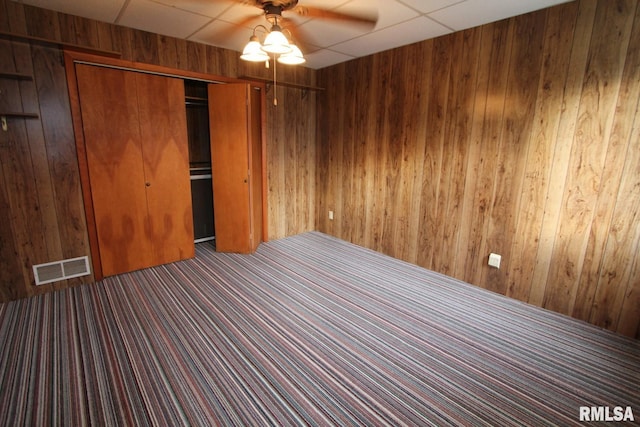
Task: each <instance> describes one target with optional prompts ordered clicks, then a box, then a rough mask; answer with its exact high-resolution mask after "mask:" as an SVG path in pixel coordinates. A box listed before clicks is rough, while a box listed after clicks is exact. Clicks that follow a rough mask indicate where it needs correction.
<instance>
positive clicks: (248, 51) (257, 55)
mask: <svg viewBox="0 0 640 427" xmlns="http://www.w3.org/2000/svg"><path fill="white" fill-rule="evenodd" d="M240 59H243V60H245V61H251V62H264V61H268V60H269V55H267V54H266V53H265V52H264V51H263V50H262V45H260V42H259V41H258V38H257V37H256V36H251V38H250V39H249V43H247V45H246V46H245V47H244V49H243V50H242V55H240Z"/></svg>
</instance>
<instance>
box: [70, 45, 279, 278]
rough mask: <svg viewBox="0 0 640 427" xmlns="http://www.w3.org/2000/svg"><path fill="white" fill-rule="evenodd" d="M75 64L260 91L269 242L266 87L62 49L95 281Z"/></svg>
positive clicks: (96, 251) (95, 249)
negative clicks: (233, 84) (246, 86)
mask: <svg viewBox="0 0 640 427" xmlns="http://www.w3.org/2000/svg"><path fill="white" fill-rule="evenodd" d="M76 63H83V64H88V65H94V66H98V67H108V68H118V69H122V70H128V71H134V72H140V73H148V74H157V75H162V76H165V77H175V78H180V79H183V80H199V81H202V82H207V83H218V84H225V83H245V84H250V85H251V86H252V87H255V88H258V89H260V98H261V118H260V121H261V135H260V136H261V146H262V162H261V168H262V171H261V172H262V241H263V242H266V241H268V233H267V225H268V223H269V222H268V217H267V215H268V209H267V147H266V140H267V138H266V137H267V135H266V129H267V126H266V123H267V118H266V111H267V108H266V83H265V82H259V81H252V80H243V79H237V78H232V77H224V76H218V75H213V74H207V73H200V72H195V71H187V70H180V69H176V68H170V67H165V66H161V65H153V64H145V63H141V62H134V61H127V60H123V59H119V58H112V57H106V56H101V55H95V54H90V53H85V52H78V51H74V50H68V49H64V64H65V70H66V75H67V86H68V91H69V103H70V106H71V118H72V121H73V130H74V135H75V141H76V151H77V155H78V167H79V170H80V182H81V186H82V197H83V201H84V208H85V214H86V220H87V230H88V233H89V248H90V250H91V259H92V267H93V273H94V277H95V280H101V279H103V278H104V275H103V272H102V267H101V262H100V261H101V260H100V248H99V245H98V234H97V229H96V218H95V213H94V211H93V202H92V195H91V185H90V180H89V165H88V162H87V152H86V146H85V140H84V132H83V127H82V114H81V110H80V97H79V93H78V84H77V78H76V68H75V64H76Z"/></svg>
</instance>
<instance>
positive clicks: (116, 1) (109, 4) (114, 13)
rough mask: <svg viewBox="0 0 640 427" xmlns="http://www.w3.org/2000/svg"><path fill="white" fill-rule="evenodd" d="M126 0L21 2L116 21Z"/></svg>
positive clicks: (30, 0) (39, 0) (32, 0)
mask: <svg viewBox="0 0 640 427" xmlns="http://www.w3.org/2000/svg"><path fill="white" fill-rule="evenodd" d="M125 1H126V0H82V1H69V0H24V1H20V3H24V4H28V5H31V6H37V7H42V8H44V9H51V10H56V11H59V12H64V13H68V14H70V15H77V16H84V17H86V18H90V19H95V20H96V21H103V22H111V23H113V22H115V20H116V18H117V17H118V13H119V12H120V9H121V8H122V6H123V5H124V3H125Z"/></svg>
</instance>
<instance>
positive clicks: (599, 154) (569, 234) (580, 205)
mask: <svg viewBox="0 0 640 427" xmlns="http://www.w3.org/2000/svg"><path fill="white" fill-rule="evenodd" d="M627 3H628V4H627V5H624V2H599V3H598V8H597V10H596V19H595V21H594V31H593V33H592V41H591V48H590V52H589V58H588V62H587V64H588V65H587V69H586V70H585V80H584V84H583V87H582V91H581V95H580V108H579V110H578V118H577V121H576V129H575V135H574V144H573V149H572V153H571V158H570V159H569V174H568V176H567V182H566V184H565V188H564V195H563V201H562V206H563V210H562V212H561V217H560V222H559V228H558V232H557V233H558V239H557V240H556V245H555V247H554V254H553V260H552V263H551V266H550V274H549V285H550V288H548V292H547V293H546V298H545V301H544V306H545V307H548V308H550V309H552V310H556V311H559V312H562V313H568V314H573V313H574V308H575V305H576V298H578V297H579V298H582V297H584V295H585V294H584V293H583V294H582V295H579V294H578V290H579V289H580V285H581V284H584V282H582V281H583V280H588V277H586V276H585V277H583V269H585V268H586V269H588V268H589V264H587V265H585V259H586V261H587V263H589V262H594V261H595V262H598V263H599V261H600V260H599V259H598V260H594V259H593V258H592V257H590V256H588V255H589V254H588V252H587V251H588V246H589V238H590V235H592V233H596V234H597V233H598V232H599V231H598V229H599V228H600V227H599V224H598V220H599V218H596V217H595V211H596V207H597V206H596V205H597V201H598V195H599V193H600V191H601V190H602V188H601V182H602V178H603V177H602V170H603V167H604V161H605V158H606V153H607V147H608V145H609V140H610V134H611V128H612V122H613V117H614V114H615V107H616V102H617V97H618V90H619V86H620V76H621V74H622V70H623V67H624V54H623V52H625V51H626V47H627V46H628V44H629V35H630V30H631V25H632V23H633V16H634V13H633V12H632V13H630V9H631V7H632V6H633V9H634V10H635V6H636V3H637V2H636V1H630V2H627ZM619 6H624V7H622V8H621V9H618V7H619ZM606 226H607V225H605V227H606ZM592 250H593V248H592ZM578 304H580V302H578ZM582 311H583V310H581V309H580V308H579V307H578V312H579V313H580V312H582ZM580 317H583V318H584V317H585V316H580Z"/></svg>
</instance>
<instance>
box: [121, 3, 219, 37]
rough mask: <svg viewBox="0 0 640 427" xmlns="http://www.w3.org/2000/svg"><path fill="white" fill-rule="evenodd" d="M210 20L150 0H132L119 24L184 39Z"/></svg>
mask: <svg viewBox="0 0 640 427" xmlns="http://www.w3.org/2000/svg"><path fill="white" fill-rule="evenodd" d="M210 20H211V19H210V18H207V17H206V16H202V15H197V14H195V13H191V12H186V11H184V10H181V9H176V8H174V7H169V6H166V5H162V4H160V3H156V2H153V1H150V0H131V1H130V2H129V4H128V5H127V7H126V8H125V9H124V12H123V13H122V15H121V16H120V19H119V20H118V22H117V24H120V25H124V26H126V27H133V28H138V29H140V30H144V31H149V32H152V33H158V34H164V35H167V36H172V37H177V38H182V39H184V38H187V37H188V36H190V35H191V34H193V33H195V32H196V31H197V30H198V29H200V28H202V27H203V26H204V25H206V24H207V22H209V21H210Z"/></svg>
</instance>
